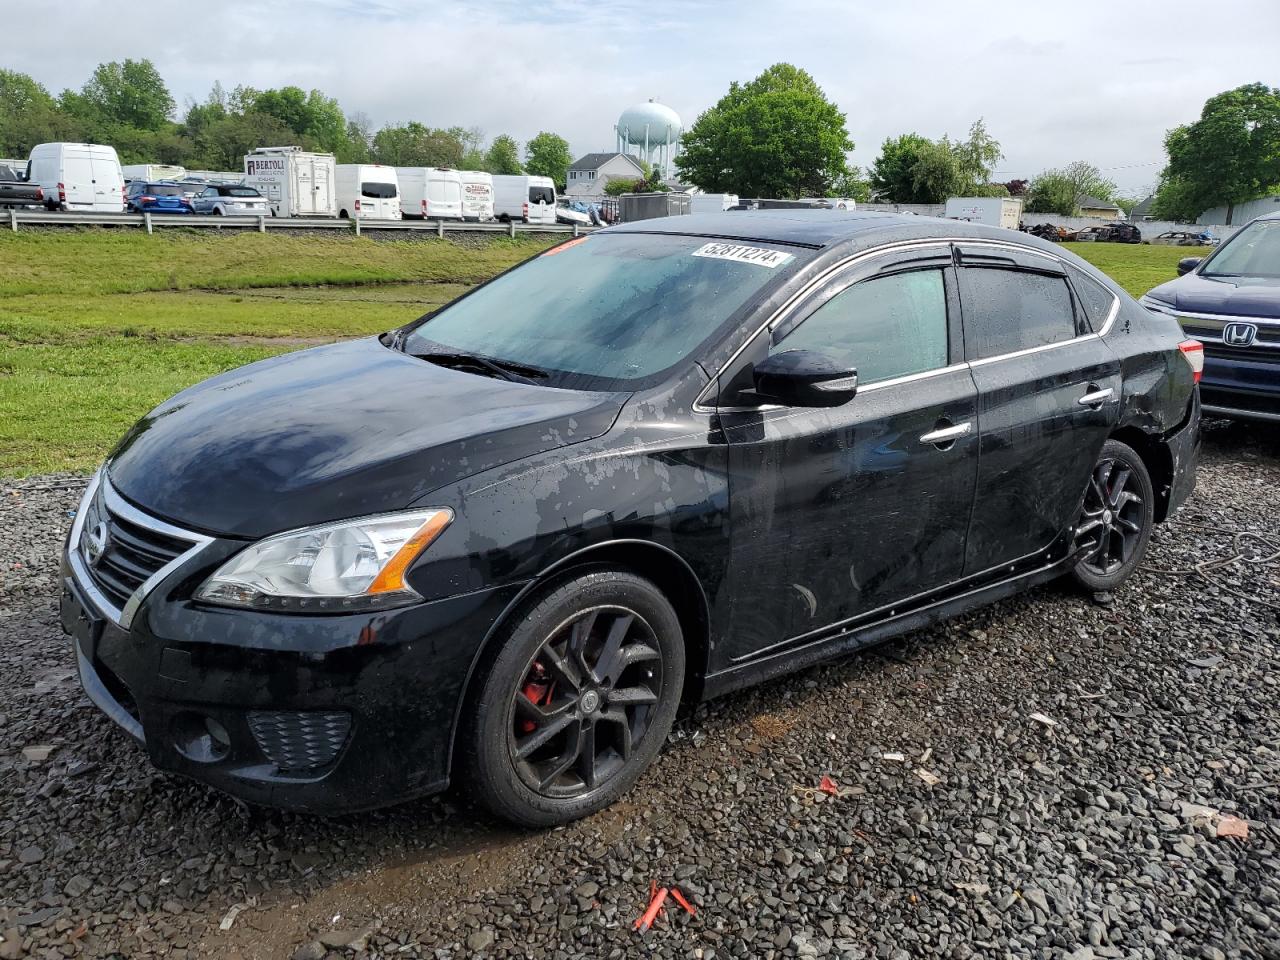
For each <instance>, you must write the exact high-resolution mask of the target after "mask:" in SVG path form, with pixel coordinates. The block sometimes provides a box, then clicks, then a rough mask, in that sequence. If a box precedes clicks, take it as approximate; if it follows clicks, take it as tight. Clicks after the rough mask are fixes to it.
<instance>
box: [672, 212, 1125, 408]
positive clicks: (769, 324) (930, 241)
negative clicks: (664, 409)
mask: <svg viewBox="0 0 1280 960" xmlns="http://www.w3.org/2000/svg"><path fill="white" fill-rule="evenodd" d="M958 243H959V244H965V245H969V246H982V247H997V248H1000V249H1006V250H1016V251H1017V252H1019V253H1027V254H1030V255H1032V256H1035V257H1043V258H1044V259H1045V260H1051V261H1054V262H1055V263H1060V264H1062V265H1063V266H1064V267H1073V268H1074V269H1076V270H1079V269H1080V267H1078V266H1076V265H1075V264H1073V263H1070V262H1068V261H1067V260H1065V259H1064V258H1062V257H1060V256H1058V255H1057V254H1054V253H1050V252H1049V251H1047V250H1037V249H1036V248H1035V247H1029V246H1025V245H1024V244H1021V243H1014V242H1012V241H1009V240H991V239H988V238H985V237H928V238H925V239H920V240H902V241H899V242H897V243H890V244H886V245H885V246H882V247H875V248H873V249H871V250H860V251H858V252H857V253H854V254H851V255H849V256H848V257H845V258H844V259H843V260H839V261H837V262H836V263H833V264H832V265H831V266H829V267H827V268H826V269H825V270H823V271H822V272H821V273H819V274H818V275H817V276H815V277H814V278H813V279H811V280H810V281H809V282H808V283H806V284H805V285H804V286H803V287H801V288H800V289H799V290H797V291H796V292H795V293H794V294H792V295H791V296H790V297H788V298H787V301H786V302H785V303H783V304H782V305H781V306H780V307H778V309H776V310H775V311H774V312H773V313H772V314H770V315H769V317H768V318H767V319H766V320H765V321H764V322H763V323H761V324H760V326H758V327H757V328H756V329H755V330H754V331H753V332H752V333H751V334H750V335H749V336H748V337H746V338H745V339H744V340H743V341H742V345H741V346H740V347H738V349H737V350H735V351H733V353H732V354H730V356H729V359H728V360H726V361H725V362H724V363H722V364H721V365H720V368H719V369H718V370H716V373H715V376H713V377H712V378H711V379H710V380H709V381H708V383H707V385H706V386H705V387H703V388H702V390H701V391H700V392H699V394H698V396H697V398H696V399H695V400H694V401H693V407H692V409H693V411H694V412H695V413H756V412H761V411H765V410H779V409H783V408H782V407H781V406H780V405H778V404H766V405H763V406H759V407H717V406H716V405H715V404H714V403H710V402H708V400H707V395H708V394H709V393H711V392H712V391H713V389H714V388H716V387H717V385H718V383H719V380H720V376H721V374H723V373H724V372H725V370H727V369H728V368H729V367H731V366H733V364H734V363H735V362H736V361H737V359H738V357H739V356H741V355H742V352H743V351H744V350H746V349H747V347H748V346H749V345H750V344H751V343H752V341H754V340H755V338H756V337H758V336H760V334H761V333H763V332H764V331H765V330H771V329H773V328H774V327H776V326H779V325H780V324H781V323H782V322H783V321H784V320H786V319H787V317H788V315H789V313H790V311H791V310H793V309H794V308H795V306H796V304H797V303H798V302H799V301H800V300H801V299H803V298H804V297H806V296H808V295H809V294H810V293H812V292H813V290H814V289H815V288H816V287H818V286H820V285H821V284H822V283H824V282H826V281H827V280H829V279H830V278H831V276H832V275H833V274H835V273H838V272H839V271H841V270H844V269H845V268H846V267H850V266H853V265H854V264H855V263H859V262H861V261H863V260H867V259H870V258H871V257H878V256H882V255H884V254H894V253H902V252H904V251H910V250H925V249H928V248H929V247H943V246H947V247H949V246H952V245H953V244H958ZM1069 277H1070V275H1069V274H1068V275H1067V279H1068V283H1069V282H1070V279H1069ZM1095 282H1096V281H1095ZM1100 286H1102V288H1103V289H1104V290H1106V291H1107V293H1109V294H1111V312H1110V313H1108V314H1107V319H1106V322H1104V323H1103V325H1102V329H1101V330H1098V331H1095V332H1093V333H1087V334H1083V335H1082V336H1079V337H1073V338H1071V339H1070V340H1062V341H1059V342H1058V343H1049V344H1045V345H1043V346H1039V347H1028V348H1027V349H1025V350H1016V351H1014V352H1012V353H1002V354H998V355H996V356H994V357H983V358H982V359H980V360H961V361H959V362H957V363H953V364H950V365H949V366H946V367H939V368H938V369H936V370H926V371H924V372H923V373H913V374H908V375H907V376H904V377H895V378H893V379H892V380H882V381H880V382H879V383H870V384H867V385H866V386H865V387H859V388H858V393H865V392H866V391H868V390H874V389H875V388H877V387H889V386H896V385H897V384H899V383H909V382H911V381H913V380H923V379H925V378H926V377H932V376H937V375H939V374H943V373H947V372H950V371H953V370H958V369H961V368H968V367H971V366H974V365H981V364H987V363H994V362H996V361H998V360H1009V359H1013V358H1015V357H1022V356H1027V355H1029V354H1033V353H1039V352H1041V351H1044V350H1051V349H1053V348H1054V347H1065V346H1068V345H1070V344H1074V343H1082V342H1084V341H1086V340H1093V339H1095V338H1096V339H1102V338H1103V337H1105V336H1106V335H1107V334H1108V333H1110V332H1111V328H1112V327H1113V326H1114V325H1115V322H1116V318H1117V317H1118V316H1119V315H1120V298H1119V296H1117V295H1116V293H1115V291H1113V290H1110V289H1109V288H1107V287H1106V286H1103V285H1101V284H1100ZM962 322H963V321H962Z"/></svg>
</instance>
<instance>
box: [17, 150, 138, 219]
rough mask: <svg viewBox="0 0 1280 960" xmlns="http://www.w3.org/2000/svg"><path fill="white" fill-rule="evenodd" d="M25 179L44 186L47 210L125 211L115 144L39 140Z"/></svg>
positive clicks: (122, 184) (118, 159) (122, 179)
mask: <svg viewBox="0 0 1280 960" xmlns="http://www.w3.org/2000/svg"><path fill="white" fill-rule="evenodd" d="M27 179H28V180H30V181H31V182H32V183H38V184H39V185H40V186H41V187H43V188H44V195H45V198H46V199H45V204H46V206H48V207H49V209H51V210H53V209H55V208H56V209H62V210H70V211H72V212H74V213H124V174H123V173H121V172H120V158H119V157H118V156H116V148H115V147H105V146H102V145H100V144H96V143H41V144H37V145H36V146H35V147H33V148H32V150H31V159H30V160H29V161H27Z"/></svg>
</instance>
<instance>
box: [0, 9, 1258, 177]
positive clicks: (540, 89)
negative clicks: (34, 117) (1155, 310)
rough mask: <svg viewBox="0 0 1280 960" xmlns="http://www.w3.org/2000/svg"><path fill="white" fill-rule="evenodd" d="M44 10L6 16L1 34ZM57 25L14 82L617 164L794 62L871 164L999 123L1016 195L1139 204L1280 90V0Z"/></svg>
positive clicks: (441, 13) (321, 16)
mask: <svg viewBox="0 0 1280 960" xmlns="http://www.w3.org/2000/svg"><path fill="white" fill-rule="evenodd" d="M37 6H39V4H37ZM31 11H32V6H31V3H30V0H0V23H3V22H8V23H21V22H23V21H24V20H28V19H29V17H30V15H31ZM134 14H137V16H135V15H134ZM39 19H40V20H41V22H42V23H43V24H44V25H45V26H46V27H48V26H49V25H50V23H51V21H49V19H48V18H47V17H42V18H39ZM55 19H56V26H57V29H41V30H39V31H32V32H30V33H29V34H28V33H26V32H23V35H22V38H21V41H20V42H18V43H12V44H5V45H4V46H3V48H0V66H5V67H8V68H10V69H16V70H20V71H23V72H25V73H30V74H31V75H32V76H34V77H35V78H36V79H37V80H39V81H40V82H41V83H43V84H44V85H45V86H46V87H48V88H49V89H50V90H52V91H53V92H55V93H56V92H58V91H59V90H61V89H63V88H64V87H76V88H78V87H79V86H80V85H81V84H82V83H83V82H84V80H85V79H86V77H87V76H88V75H89V73H90V72H91V71H92V69H93V67H94V66H95V65H96V64H98V63H99V62H102V61H107V60H117V59H123V58H125V57H134V58H139V57H150V58H151V59H152V60H153V61H154V62H155V63H156V65H157V67H158V68H159V70H160V72H161V74H162V75H163V76H164V78H165V80H166V81H167V82H168V84H169V88H170V90H171V91H172V93H173V95H174V99H175V100H177V101H178V104H179V109H180V110H181V108H182V105H183V104H184V103H185V102H186V101H187V99H188V98H196V99H202V98H203V97H204V96H205V95H206V94H207V92H208V90H209V88H210V86H211V85H212V84H213V82H214V81H215V80H218V81H221V82H222V84H223V85H224V86H225V87H227V88H228V89H230V88H232V87H234V86H235V85H237V84H246V85H249V86H254V87H275V86H282V85H285V84H296V85H298V86H301V87H304V88H307V89H310V88H312V87H318V88H319V89H321V90H323V91H325V92H326V93H328V94H330V95H331V96H335V97H337V98H338V100H339V102H340V103H341V104H342V107H343V109H344V111H346V112H347V113H348V114H349V115H350V114H352V113H356V112H362V113H364V114H366V115H367V116H368V117H369V119H370V120H371V121H373V123H374V124H375V125H377V126H380V125H381V124H383V123H386V122H398V121H405V120H419V121H422V122H423V123H426V124H428V125H431V126H439V127H448V126H453V125H460V126H464V127H472V126H477V127H480V128H482V129H483V130H484V131H485V133H486V135H487V136H490V137H492V136H493V135H495V134H498V133H511V134H513V135H514V136H515V137H516V138H517V139H519V140H521V141H522V142H523V141H525V140H527V139H528V138H529V137H530V136H532V135H533V134H535V133H537V132H538V131H539V130H552V131H555V132H557V133H560V134H561V135H562V136H564V137H566V138H567V139H568V140H569V142H570V144H571V145H572V148H573V151H574V152H575V154H579V153H584V152H587V151H589V150H603V149H612V147H613V144H614V134H613V125H614V123H615V122H616V121H617V118H618V114H619V113H621V111H622V110H623V109H624V108H626V107H627V106H630V105H631V104H633V103H636V102H640V101H643V100H646V99H648V98H649V97H656V98H657V99H659V100H661V101H662V102H664V103H666V104H668V105H669V106H671V107H672V108H673V109H675V110H676V112H677V113H679V114H680V116H681V118H682V119H683V120H684V122H685V124H686V125H687V124H691V123H692V122H693V121H694V120H695V119H696V118H697V116H698V114H699V113H700V112H701V111H703V110H705V109H706V108H707V107H709V106H711V105H712V104H714V103H715V101H716V100H717V99H719V97H720V96H721V95H722V94H723V93H724V92H725V90H726V89H727V87H728V85H729V83H730V81H733V80H749V79H750V78H752V77H753V76H755V75H756V74H758V73H759V72H760V71H761V70H763V69H764V68H765V67H767V66H769V65H770V64H771V63H776V62H778V61H787V62H790V63H794V64H796V65H797V66H801V67H803V68H804V69H806V70H808V71H809V72H810V73H811V74H813V76H814V77H815V78H816V79H817V81H818V83H819V84H820V85H821V86H822V88H823V89H824V90H825V91H826V92H827V95H828V96H829V97H830V98H831V99H832V100H834V101H835V102H836V103H837V104H839V106H840V108H841V109H842V110H843V111H844V112H845V113H846V115H847V116H848V126H849V132H850V135H851V136H852V138H853V140H854V142H855V143H856V145H857V147H856V149H855V151H854V154H853V160H854V162H856V163H858V164H859V165H861V166H864V167H865V166H867V165H869V164H870V163H871V162H872V161H873V160H874V159H875V157H876V155H877V153H878V152H879V147H880V143H881V142H882V141H883V140H884V138H885V137H886V136H892V135H896V134H898V133H903V132H907V131H916V132H918V133H921V134H923V135H925V136H928V137H939V136H941V135H942V134H944V133H949V134H951V135H952V136H962V135H963V134H964V133H965V132H966V130H967V128H968V126H969V124H970V122H971V121H972V120H974V119H975V118H977V117H984V118H985V119H986V122H987V126H988V128H989V129H990V131H991V133H992V134H993V135H995V137H996V138H997V139H998V140H999V141H1000V143H1001V144H1002V146H1003V148H1004V152H1005V158H1004V160H1003V161H1001V163H1000V166H999V169H998V171H997V174H998V178H999V179H1009V178H1012V177H1030V176H1032V175H1034V174H1035V173H1037V172H1038V171H1040V170H1042V169H1044V168H1045V167H1047V166H1055V165H1061V164H1064V163H1067V162H1070V161H1072V160H1087V161H1089V162H1091V163H1094V164H1096V165H1097V166H1099V167H1101V168H1103V170H1104V171H1105V172H1106V174H1107V175H1108V176H1109V177H1111V178H1112V179H1113V180H1115V181H1116V182H1117V183H1118V184H1119V185H1120V186H1121V188H1122V189H1124V190H1125V191H1126V192H1134V193H1136V192H1138V191H1139V190H1140V189H1142V188H1143V187H1145V186H1148V185H1150V184H1152V183H1153V182H1154V181H1155V179H1156V176H1157V174H1158V173H1159V170H1160V167H1161V165H1162V161H1163V150H1162V147H1161V142H1162V138H1163V135H1164V132H1165V130H1166V129H1168V128H1169V127H1171V126H1174V125H1176V124H1179V123H1185V122H1187V121H1189V120H1193V119H1194V118H1195V117H1196V116H1197V115H1198V113H1199V110H1200V107H1201V105H1202V104H1203V102H1204V100H1205V99H1206V98H1207V97H1209V96H1211V95H1212V94H1214V93H1218V92H1220V91H1222V90H1226V89H1229V88H1231V87H1234V86H1238V85H1240V84H1242V83H1248V82H1252V81H1263V82H1265V83H1268V84H1270V85H1273V86H1274V85H1277V84H1280V75H1278V74H1277V64H1278V63H1280V0H1219V2H1217V3H1214V4H1208V5H1206V4H1204V3H1203V0H1194V2H1190V0H1161V2H1135V0H1107V2H1099V0H1074V2H1072V3H1070V4H1060V3H1054V4H1050V3H1043V2H1041V3H1035V2H1030V3H1029V2H1026V0H1008V2H1006V0H987V2H985V3H982V4H977V5H975V4H961V3H955V2H954V0H942V2H933V0H928V2H925V0H920V2H912V0H897V2H883V0H881V2H874V3H871V2H865V0H864V2H856V0H814V2H790V0H783V2H779V0H773V2H755V0H747V2H735V3H717V2H708V0H683V2H678V3H677V2H669V0H543V2H532V0H471V2H469V3H452V2H442V0H432V2H410V0H254V2H244V0H223V2H220V3H210V2H208V0H200V2H193V0H167V2H166V3H163V4H145V5H143V6H142V7H138V6H136V5H127V4H126V5H124V6H120V5H118V4H116V3H105V2H94V0H59V3H58V4H57V16H56V18H55Z"/></svg>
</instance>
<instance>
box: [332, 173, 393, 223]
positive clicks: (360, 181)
mask: <svg viewBox="0 0 1280 960" xmlns="http://www.w3.org/2000/svg"><path fill="white" fill-rule="evenodd" d="M334 171H335V173H334V183H335V184H336V186H335V191H334V192H335V193H336V194H337V198H338V216H340V217H341V218H342V219H343V220H399V219H400V178H399V177H397V176H396V168H395V167H386V166H383V165H382V164H380V163H340V164H338V165H337V166H336V167H335V168H334Z"/></svg>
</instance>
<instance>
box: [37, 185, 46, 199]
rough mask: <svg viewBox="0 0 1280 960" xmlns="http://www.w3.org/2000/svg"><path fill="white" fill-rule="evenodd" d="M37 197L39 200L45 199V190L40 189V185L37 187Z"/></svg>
mask: <svg viewBox="0 0 1280 960" xmlns="http://www.w3.org/2000/svg"><path fill="white" fill-rule="evenodd" d="M36 199H37V200H43V199H44V191H43V190H42V189H40V188H39V187H36Z"/></svg>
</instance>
